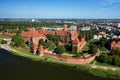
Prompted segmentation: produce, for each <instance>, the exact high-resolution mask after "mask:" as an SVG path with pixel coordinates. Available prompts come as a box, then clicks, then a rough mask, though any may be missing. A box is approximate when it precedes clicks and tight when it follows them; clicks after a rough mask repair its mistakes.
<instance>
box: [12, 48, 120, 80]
mask: <svg viewBox="0 0 120 80" xmlns="http://www.w3.org/2000/svg"><path fill="white" fill-rule="evenodd" d="M12 48H13V49H15V50H18V51H20V52H21V53H18V52H14V51H12V53H13V54H14V55H17V56H22V57H26V58H29V59H31V60H33V61H40V62H42V63H47V64H49V65H52V66H57V67H68V68H71V69H74V70H76V71H78V72H79V71H82V72H86V73H88V74H91V75H93V76H99V77H102V78H108V80H120V71H112V70H103V69H98V68H96V69H93V68H91V67H90V66H89V65H78V64H69V63H66V62H63V61H59V60H56V59H53V58H51V57H40V56H37V55H33V54H32V53H30V54H29V53H26V50H22V49H18V48H15V47H12Z"/></svg>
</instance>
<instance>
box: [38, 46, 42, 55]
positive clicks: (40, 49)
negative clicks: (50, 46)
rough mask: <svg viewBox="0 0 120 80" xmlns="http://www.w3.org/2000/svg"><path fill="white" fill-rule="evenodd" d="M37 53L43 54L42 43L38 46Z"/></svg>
mask: <svg viewBox="0 0 120 80" xmlns="http://www.w3.org/2000/svg"><path fill="white" fill-rule="evenodd" d="M39 55H40V56H43V46H42V45H40V47H39Z"/></svg>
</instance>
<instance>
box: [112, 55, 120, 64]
mask: <svg viewBox="0 0 120 80" xmlns="http://www.w3.org/2000/svg"><path fill="white" fill-rule="evenodd" d="M113 64H114V65H117V66H120V57H119V56H118V55H116V56H114V58H113Z"/></svg>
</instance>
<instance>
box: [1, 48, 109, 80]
mask: <svg viewBox="0 0 120 80" xmlns="http://www.w3.org/2000/svg"><path fill="white" fill-rule="evenodd" d="M0 80H110V79H103V78H100V77H95V76H92V75H90V74H88V73H87V72H81V71H76V70H74V69H71V68H68V67H63V66H62V67H61V66H53V65H51V64H47V63H42V62H39V61H32V60H29V59H26V58H23V57H18V56H15V55H13V54H11V53H10V52H8V51H5V50H3V49H0Z"/></svg>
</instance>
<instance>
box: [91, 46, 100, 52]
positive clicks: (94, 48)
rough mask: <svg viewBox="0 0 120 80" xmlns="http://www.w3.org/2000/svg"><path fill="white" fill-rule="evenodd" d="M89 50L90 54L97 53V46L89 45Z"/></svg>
mask: <svg viewBox="0 0 120 80" xmlns="http://www.w3.org/2000/svg"><path fill="white" fill-rule="evenodd" d="M90 48H91V49H90V50H91V53H97V49H98V48H97V45H95V44H91V46H90Z"/></svg>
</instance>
